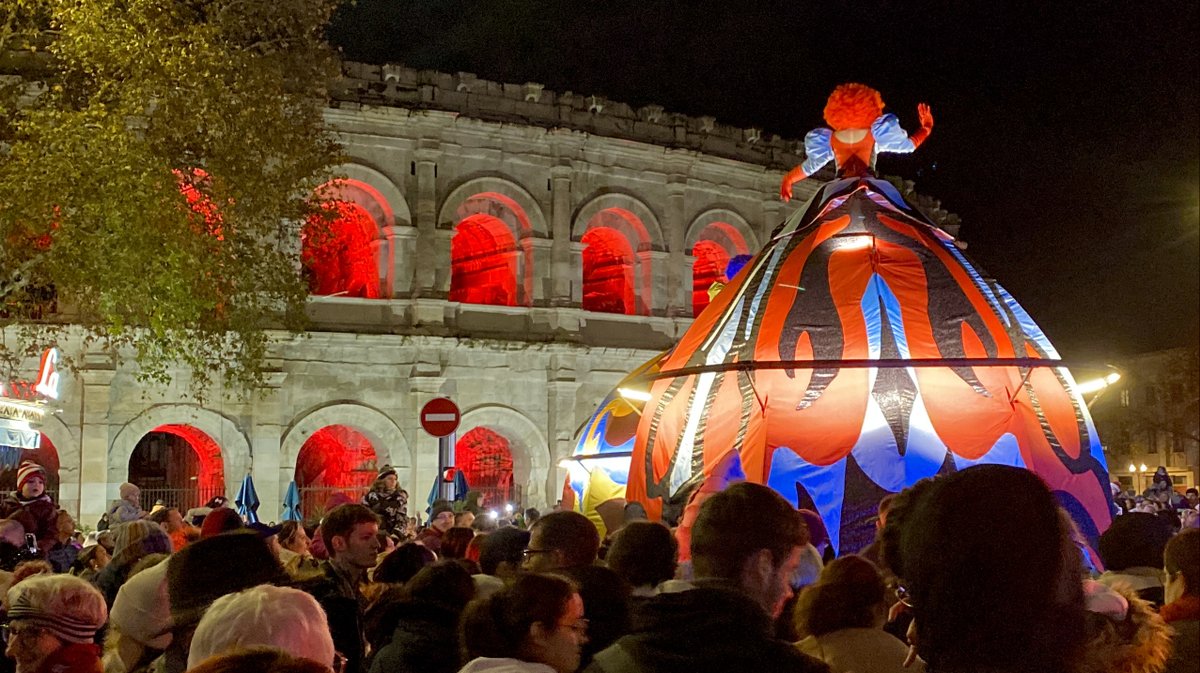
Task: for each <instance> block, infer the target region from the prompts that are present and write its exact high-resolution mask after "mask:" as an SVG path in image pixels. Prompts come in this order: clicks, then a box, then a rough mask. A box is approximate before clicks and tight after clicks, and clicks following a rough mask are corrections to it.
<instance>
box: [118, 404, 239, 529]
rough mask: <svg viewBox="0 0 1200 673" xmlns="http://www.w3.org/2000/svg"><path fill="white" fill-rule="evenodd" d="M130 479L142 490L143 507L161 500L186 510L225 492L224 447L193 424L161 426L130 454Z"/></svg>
mask: <svg viewBox="0 0 1200 673" xmlns="http://www.w3.org/2000/svg"><path fill="white" fill-rule="evenodd" d="M129 481H130V483H133V484H137V485H138V486H139V487H140V488H141V489H142V506H143V507H144V508H146V509H150V507H151V506H153V505H154V503H155V502H156V501H158V500H162V501H163V502H164V503H165V504H166V505H167V506H168V507H178V508H179V509H180V510H182V511H186V510H188V509H190V508H192V507H199V506H201V505H203V504H204V503H206V502H208V501H209V500H211V499H212V498H214V497H216V496H218V495H227V494H226V493H225V464H224V461H223V460H222V459H221V447H220V446H218V445H217V443H216V442H215V441H214V440H213V439H212V438H211V437H209V436H208V435H207V434H206V433H204V431H202V430H199V429H197V428H195V427H192V426H190V425H176V424H172V425H160V426H158V427H157V428H155V429H154V430H153V431H151V432H148V433H146V435H145V436H144V437H142V438H141V439H140V440H138V443H137V446H135V447H134V449H133V453H132V454H131V455H130V456H129Z"/></svg>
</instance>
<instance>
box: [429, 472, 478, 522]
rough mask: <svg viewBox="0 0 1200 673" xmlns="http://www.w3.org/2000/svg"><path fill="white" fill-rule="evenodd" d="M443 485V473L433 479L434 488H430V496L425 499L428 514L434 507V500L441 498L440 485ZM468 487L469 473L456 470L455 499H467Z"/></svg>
mask: <svg viewBox="0 0 1200 673" xmlns="http://www.w3.org/2000/svg"><path fill="white" fill-rule="evenodd" d="M441 485H442V477H441V475H438V476H437V478H435V479H434V480H433V488H431V489H429V497H428V498H426V500H425V503H426V505H427V507H426V508H425V513H426V514H429V513H430V511H431V510H432V509H433V502H434V501H435V500H441V498H442V493H441V491H440V490H439V487H440V486H441ZM468 489H469V486H468V485H467V475H466V474H465V473H464V472H463V471H462V470H455V471H454V500H456V501H457V500H466V499H467V490H468Z"/></svg>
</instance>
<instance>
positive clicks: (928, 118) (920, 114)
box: [909, 103, 933, 149]
mask: <svg viewBox="0 0 1200 673" xmlns="http://www.w3.org/2000/svg"><path fill="white" fill-rule="evenodd" d="M917 118H918V119H920V120H921V128H919V129H917V131H916V133H913V134H912V135H911V136H909V139H911V140H912V144H913V149H916V148H918V147H920V146H921V143H923V142H925V139H926V138H928V137H929V132H930V131H932V130H933V113H932V112H930V111H929V104H927V103H917Z"/></svg>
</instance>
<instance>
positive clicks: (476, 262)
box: [450, 213, 520, 306]
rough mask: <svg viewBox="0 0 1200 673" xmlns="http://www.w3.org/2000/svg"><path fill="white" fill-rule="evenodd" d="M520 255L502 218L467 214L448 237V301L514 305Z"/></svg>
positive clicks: (514, 240) (516, 296) (516, 295)
mask: <svg viewBox="0 0 1200 673" xmlns="http://www.w3.org/2000/svg"><path fill="white" fill-rule="evenodd" d="M519 258H520V253H519V251H518V249H517V241H516V238H515V237H514V236H513V234H512V231H511V230H510V229H509V227H508V226H507V225H506V224H505V223H504V222H503V221H501V220H500V219H499V218H498V217H496V216H494V215H487V214H484V213H476V214H474V215H469V216H467V217H466V218H465V219H463V220H462V221H460V222H459V223H458V226H457V227H456V232H455V234H454V238H452V239H451V240H450V301H459V302H463V303H467V304H491V305H494V306H516V305H517V304H518V303H519V301H518V300H519V297H518V291H517V290H518V288H517V274H518V267H519Z"/></svg>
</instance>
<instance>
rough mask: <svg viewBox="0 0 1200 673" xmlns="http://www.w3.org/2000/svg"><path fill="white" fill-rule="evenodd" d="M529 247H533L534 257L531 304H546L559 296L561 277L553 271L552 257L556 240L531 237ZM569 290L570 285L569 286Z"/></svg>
mask: <svg viewBox="0 0 1200 673" xmlns="http://www.w3.org/2000/svg"><path fill="white" fill-rule="evenodd" d="M528 241H529V247H530V249H531V254H530V256H531V257H532V258H533V269H532V270H531V273H532V276H533V297H532V301H531V302H530V306H545V305H547V304H548V303H550V301H551V300H552V299H555V298H557V296H558V295H557V294H556V293H557V292H558V289H559V288H558V283H559V281H560V279H559V278H558V275H557V274H555V273H552V272H551V269H552V268H554V266H555V265H554V263H553V260H552V257H553V255H554V252H555V251H554V241H553V240H546V239H544V238H530V239H528ZM567 290H568V292H569V291H570V286H569V285H568V286H567Z"/></svg>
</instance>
